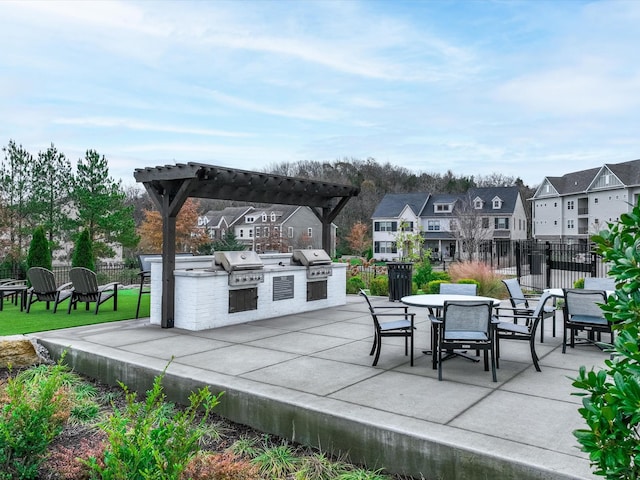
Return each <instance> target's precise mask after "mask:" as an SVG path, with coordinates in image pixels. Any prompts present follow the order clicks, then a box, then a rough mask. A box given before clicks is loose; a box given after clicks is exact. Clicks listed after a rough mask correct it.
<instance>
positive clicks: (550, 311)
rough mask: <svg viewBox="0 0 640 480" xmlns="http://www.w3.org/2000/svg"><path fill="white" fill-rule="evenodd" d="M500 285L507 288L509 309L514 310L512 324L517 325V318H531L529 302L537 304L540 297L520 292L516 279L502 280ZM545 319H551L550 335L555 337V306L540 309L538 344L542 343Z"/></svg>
mask: <svg viewBox="0 0 640 480" xmlns="http://www.w3.org/2000/svg"><path fill="white" fill-rule="evenodd" d="M502 283H504V285H505V287H507V291H508V292H509V301H510V302H511V307H512V308H513V309H514V315H515V317H514V322H515V323H518V318H519V317H523V318H531V317H532V316H533V312H534V311H535V308H534V307H533V306H532V305H531V304H530V302H539V301H540V299H541V296H540V295H528V294H524V293H523V292H522V287H520V282H519V281H518V279H517V278H509V279H503V280H502ZM546 318H551V321H552V323H553V325H552V327H553V330H552V335H553V336H554V337H555V336H556V307H555V304H552V305H544V306H543V309H542V316H541V317H540V343H543V342H544V321H545V319H546Z"/></svg>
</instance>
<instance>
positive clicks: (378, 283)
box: [369, 275, 389, 297]
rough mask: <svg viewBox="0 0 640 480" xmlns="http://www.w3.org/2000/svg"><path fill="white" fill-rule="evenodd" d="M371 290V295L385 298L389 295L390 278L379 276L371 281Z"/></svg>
mask: <svg viewBox="0 0 640 480" xmlns="http://www.w3.org/2000/svg"><path fill="white" fill-rule="evenodd" d="M369 289H370V291H371V295H374V296H381V297H384V296H387V295H389V277H388V276H386V275H378V276H377V277H375V278H374V279H373V280H371V285H369Z"/></svg>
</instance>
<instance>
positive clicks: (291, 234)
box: [287, 227, 293, 238]
mask: <svg viewBox="0 0 640 480" xmlns="http://www.w3.org/2000/svg"><path fill="white" fill-rule="evenodd" d="M287 232H288V233H289V238H293V227H289V228H288V229H287Z"/></svg>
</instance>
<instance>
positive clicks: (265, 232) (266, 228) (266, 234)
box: [262, 227, 269, 237]
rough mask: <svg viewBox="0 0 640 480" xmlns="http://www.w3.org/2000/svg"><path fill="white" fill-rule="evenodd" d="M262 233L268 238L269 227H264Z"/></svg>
mask: <svg viewBox="0 0 640 480" xmlns="http://www.w3.org/2000/svg"><path fill="white" fill-rule="evenodd" d="M262 231H263V233H264V236H265V237H268V236H269V227H264V230H262Z"/></svg>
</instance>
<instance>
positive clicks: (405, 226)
mask: <svg viewBox="0 0 640 480" xmlns="http://www.w3.org/2000/svg"><path fill="white" fill-rule="evenodd" d="M401 226H402V231H403V232H412V231H413V222H402V224H401Z"/></svg>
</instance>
